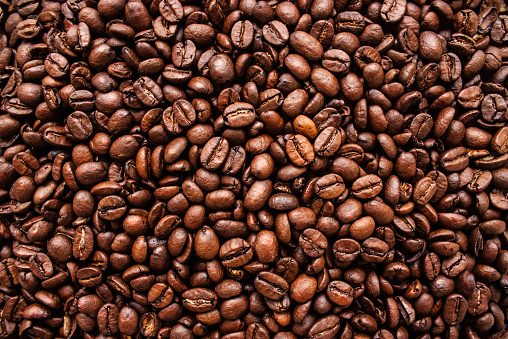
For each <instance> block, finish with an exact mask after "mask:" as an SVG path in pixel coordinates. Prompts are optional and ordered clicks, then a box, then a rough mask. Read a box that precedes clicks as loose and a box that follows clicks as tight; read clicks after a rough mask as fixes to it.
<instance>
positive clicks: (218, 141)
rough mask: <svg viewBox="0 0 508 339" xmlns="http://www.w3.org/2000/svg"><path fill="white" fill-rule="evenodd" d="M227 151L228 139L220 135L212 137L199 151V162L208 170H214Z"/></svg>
mask: <svg viewBox="0 0 508 339" xmlns="http://www.w3.org/2000/svg"><path fill="white" fill-rule="evenodd" d="M228 152H229V142H228V140H227V139H225V138H221V137H214V138H212V139H210V140H209V141H208V142H207V143H206V144H205V146H204V147H203V150H202V151H201V155H200V161H201V164H202V165H203V167H205V168H206V169H207V170H209V171H213V170H216V169H218V168H219V167H220V166H221V165H222V164H223V163H224V161H225V160H226V157H227V155H228Z"/></svg>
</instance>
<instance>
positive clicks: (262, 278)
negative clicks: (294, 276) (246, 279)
mask: <svg viewBox="0 0 508 339" xmlns="http://www.w3.org/2000/svg"><path fill="white" fill-rule="evenodd" d="M254 286H255V287H256V290H258V291H259V293H261V294H262V295H264V296H265V297H267V298H270V299H274V300H279V299H282V298H283V297H284V295H286V293H287V292H288V290H289V285H288V283H287V281H286V280H284V278H282V277H281V276H279V275H277V274H274V273H270V272H267V271H263V272H260V273H259V274H258V275H257V276H256V279H255V280H254Z"/></svg>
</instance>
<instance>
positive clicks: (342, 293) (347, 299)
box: [326, 280, 353, 307]
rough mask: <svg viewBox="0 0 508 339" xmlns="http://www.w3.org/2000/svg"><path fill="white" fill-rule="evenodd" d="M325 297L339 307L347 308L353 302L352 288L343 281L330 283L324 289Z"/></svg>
mask: <svg viewBox="0 0 508 339" xmlns="http://www.w3.org/2000/svg"><path fill="white" fill-rule="evenodd" d="M326 295H327V296H328V298H330V300H331V301H332V302H333V303H334V304H336V305H339V306H341V307H347V306H349V305H351V303H352V302H353V288H352V287H351V285H349V284H347V283H345V282H343V281H339V280H334V281H331V282H330V283H329V284H328V286H327V287H326Z"/></svg>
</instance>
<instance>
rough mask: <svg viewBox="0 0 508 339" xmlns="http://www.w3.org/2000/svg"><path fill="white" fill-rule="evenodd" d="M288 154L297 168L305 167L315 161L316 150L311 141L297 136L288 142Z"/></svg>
mask: <svg viewBox="0 0 508 339" xmlns="http://www.w3.org/2000/svg"><path fill="white" fill-rule="evenodd" d="M286 153H287V155H288V157H289V159H291V161H292V162H293V163H294V164H295V165H297V166H305V165H308V164H309V163H310V162H312V161H313V160H314V149H313V147H312V144H311V143H310V142H309V140H308V139H307V138H306V137H304V136H303V135H300V134H297V135H294V136H293V137H291V138H290V139H289V140H288V141H287V142H286Z"/></svg>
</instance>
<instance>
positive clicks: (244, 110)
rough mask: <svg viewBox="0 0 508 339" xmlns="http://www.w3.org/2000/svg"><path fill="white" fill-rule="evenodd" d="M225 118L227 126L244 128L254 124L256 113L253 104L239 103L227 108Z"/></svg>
mask: <svg viewBox="0 0 508 339" xmlns="http://www.w3.org/2000/svg"><path fill="white" fill-rule="evenodd" d="M223 117H224V123H225V124H226V125H228V126H230V127H233V128H242V127H245V126H248V125H250V124H251V123H252V122H254V120H255V118H256V112H255V110H254V107H253V106H252V105H251V104H249V103H247V102H237V103H234V104H232V105H229V106H228V107H226V109H225V110H224V113H223Z"/></svg>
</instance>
